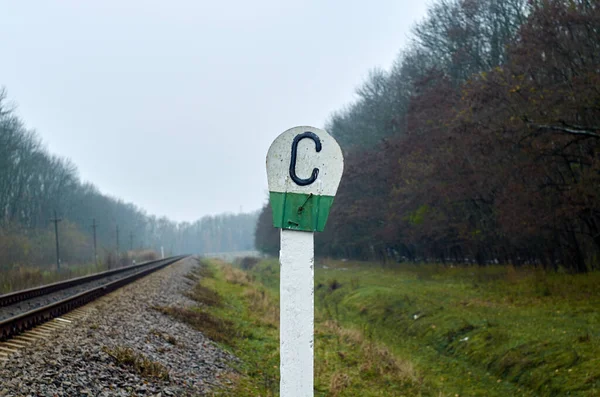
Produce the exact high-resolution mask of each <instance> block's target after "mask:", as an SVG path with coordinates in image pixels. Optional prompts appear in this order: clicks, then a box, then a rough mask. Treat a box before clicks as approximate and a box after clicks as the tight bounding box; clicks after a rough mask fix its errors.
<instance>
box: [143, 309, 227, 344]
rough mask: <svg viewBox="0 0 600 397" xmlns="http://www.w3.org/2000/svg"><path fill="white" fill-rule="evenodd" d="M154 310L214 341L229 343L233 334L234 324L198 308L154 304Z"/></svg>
mask: <svg viewBox="0 0 600 397" xmlns="http://www.w3.org/2000/svg"><path fill="white" fill-rule="evenodd" d="M154 309H155V310H158V311H159V312H161V313H163V314H166V315H169V316H171V317H173V318H175V319H177V320H179V321H182V322H185V323H187V324H189V325H191V326H192V327H194V328H195V329H197V330H199V331H200V332H202V333H203V334H204V335H205V336H206V337H208V338H210V339H212V340H214V341H215V342H221V343H227V344H231V343H232V341H233V338H234V336H235V329H234V324H233V322H232V321H230V320H226V319H222V318H218V317H216V316H215V315H213V314H211V313H209V312H206V311H204V310H200V309H195V310H194V309H187V308H180V307H165V306H156V307H154Z"/></svg>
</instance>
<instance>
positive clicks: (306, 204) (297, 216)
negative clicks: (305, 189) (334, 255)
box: [269, 192, 333, 232]
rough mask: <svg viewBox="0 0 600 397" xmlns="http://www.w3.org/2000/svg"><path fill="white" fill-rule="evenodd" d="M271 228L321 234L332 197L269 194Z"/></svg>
mask: <svg viewBox="0 0 600 397" xmlns="http://www.w3.org/2000/svg"><path fill="white" fill-rule="evenodd" d="M269 199H270V201H271V208H272V209H273V226H275V227H280V228H282V229H291V230H303V231H306V232H322V231H323V229H324V228H325V223H326V222H327V217H328V216H329V210H330V209H331V205H332V204H333V196H317V195H314V194H302V193H281V192H269Z"/></svg>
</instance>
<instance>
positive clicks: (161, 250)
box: [160, 245, 165, 259]
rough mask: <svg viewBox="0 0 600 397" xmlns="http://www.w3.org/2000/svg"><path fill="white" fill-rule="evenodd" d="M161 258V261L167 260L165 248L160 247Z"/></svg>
mask: <svg viewBox="0 0 600 397" xmlns="http://www.w3.org/2000/svg"><path fill="white" fill-rule="evenodd" d="M160 256H161V259H165V249H164V248H163V246H162V245H161V246H160Z"/></svg>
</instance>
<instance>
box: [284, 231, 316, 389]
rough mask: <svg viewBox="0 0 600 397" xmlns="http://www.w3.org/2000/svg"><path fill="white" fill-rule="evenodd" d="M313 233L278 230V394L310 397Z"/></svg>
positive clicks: (312, 325)
mask: <svg viewBox="0 0 600 397" xmlns="http://www.w3.org/2000/svg"><path fill="white" fill-rule="evenodd" d="M313 237H314V233H312V232H302V231H296V230H286V229H282V230H281V251H280V255H279V261H280V264H281V275H280V292H281V294H280V321H281V326H280V330H279V335H280V342H279V343H280V357H281V383H280V394H281V396H285V397H312V396H313V382H314V381H313V376H314V363H313V345H314V340H313V337H314V336H313V331H314V243H313Z"/></svg>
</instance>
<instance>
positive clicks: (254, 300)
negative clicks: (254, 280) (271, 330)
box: [243, 288, 279, 328]
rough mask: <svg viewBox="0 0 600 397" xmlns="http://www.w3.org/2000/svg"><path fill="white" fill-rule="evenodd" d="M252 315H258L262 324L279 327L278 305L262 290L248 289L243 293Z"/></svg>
mask: <svg viewBox="0 0 600 397" xmlns="http://www.w3.org/2000/svg"><path fill="white" fill-rule="evenodd" d="M243 296H244V298H246V300H247V302H248V306H249V308H250V310H251V311H252V312H253V313H257V314H259V315H260V319H261V321H262V322H263V323H265V324H268V325H269V326H272V327H275V328H278V327H279V305H278V304H277V303H275V302H273V300H272V299H271V297H270V296H269V294H268V293H267V292H266V291H265V290H264V289H257V288H249V289H247V290H245V291H244V293H243Z"/></svg>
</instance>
